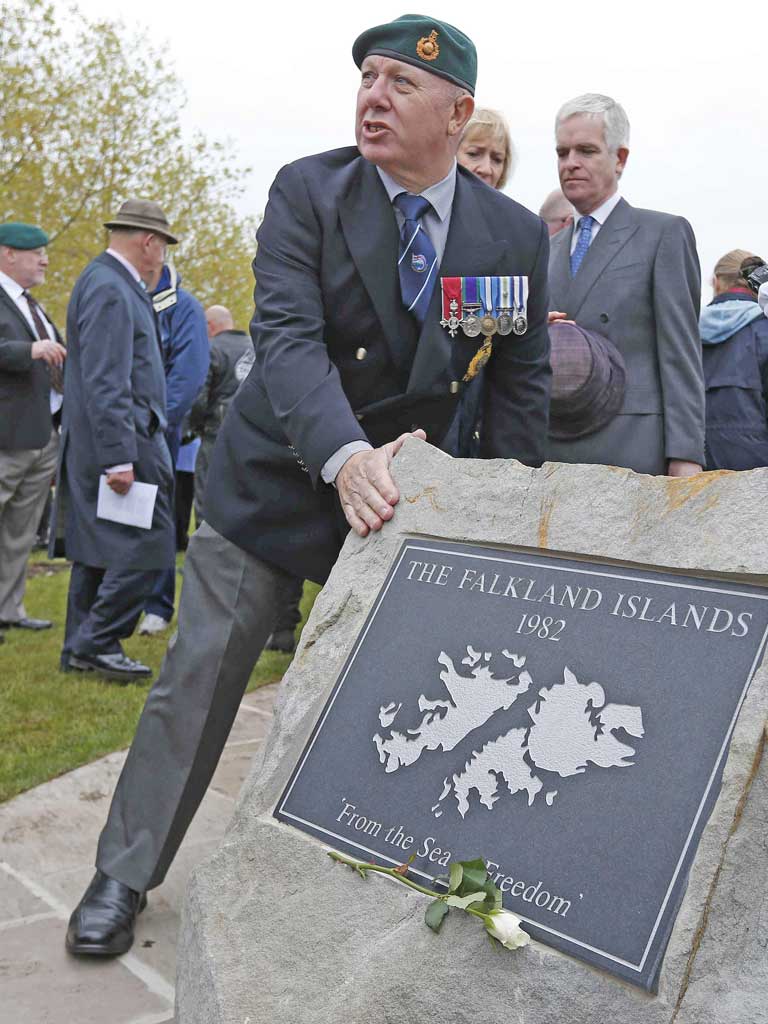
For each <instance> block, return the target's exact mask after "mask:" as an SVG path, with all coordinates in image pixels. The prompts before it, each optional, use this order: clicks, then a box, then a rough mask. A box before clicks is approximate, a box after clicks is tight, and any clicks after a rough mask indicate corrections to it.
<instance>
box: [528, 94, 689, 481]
mask: <svg viewBox="0 0 768 1024" xmlns="http://www.w3.org/2000/svg"><path fill="white" fill-rule="evenodd" d="M555 133H556V141H557V160H558V171H559V175H560V184H561V186H562V190H563V193H564V195H565V196H566V198H567V199H568V200H569V201H570V202H571V203H572V204H573V206H574V207H575V208H576V210H577V212H578V217H577V219H576V222H575V223H574V225H573V229H572V230H565V231H561V232H559V233H558V234H557V235H555V236H554V237H553V238H552V245H551V251H550V261H549V284H550V293H551V303H552V309H553V310H557V311H558V312H557V313H553V314H551V315H550V318H559V317H564V318H566V319H570V320H575V321H576V323H577V324H579V326H580V327H584V328H587V329H588V330H593V331H598V332H599V333H600V334H603V335H605V336H606V337H607V338H609V339H610V341H612V342H613V344H614V345H615V346H616V347H617V348H618V349H619V351H620V352H621V355H622V356H623V358H624V362H625V364H626V370H627V385H626V391H625V394H624V401H623V403H622V406H621V408H620V409H619V412H618V414H617V415H616V416H615V418H614V419H613V420H612V421H611V422H610V423H608V424H607V426H604V427H602V428H601V429H600V430H597V431H595V432H594V433H591V434H589V435H587V436H584V437H579V438H577V439H574V440H565V441H564V440H555V439H553V438H551V437H550V439H549V442H548V445H547V459H548V460H550V461H552V462H570V463H601V464H606V465H613V466H625V467H627V468H629V469H634V470H635V471H636V472H638V473H651V474H659V475H664V474H667V475H669V476H690V475H692V474H694V473H698V472H700V471H701V466H702V465H703V462H704V378H703V373H702V366H701V345H700V343H699V335H698V327H697V324H698V312H699V299H700V291H701V273H700V269H699V261H698V256H697V254H696V240H695V238H694V236H693V231H692V230H691V226H690V224H688V222H687V221H686V220H684V219H683V218H682V217H675V216H672V215H670V214H666V213H658V212H656V211H654V210H638V209H635V208H634V207H632V206H630V205H629V203H627V202H626V200H624V199H622V198H621V196H620V195H619V192H618V185H619V179H620V177H621V174H622V172H623V170H624V166H625V164H626V162H627V157H628V155H629V121H628V119H627V115H626V114H625V112H624V110H623V109H622V107H621V106H620V105H619V104H618V103H616V101H615V100H612V99H611V98H610V97H608V96H601V95H598V94H593V93H590V94H587V95H585V96H579V97H577V98H576V99H574V100H571V101H569V102H568V103H566V104H564V106H562V107H561V108H560V110H559V112H558V114H557V118H556V121H555Z"/></svg>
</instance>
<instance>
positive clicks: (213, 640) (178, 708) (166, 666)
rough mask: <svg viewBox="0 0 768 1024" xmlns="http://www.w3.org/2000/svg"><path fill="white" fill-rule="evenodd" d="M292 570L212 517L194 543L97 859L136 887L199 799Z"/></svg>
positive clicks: (165, 857) (150, 880)
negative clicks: (240, 542)
mask: <svg viewBox="0 0 768 1024" xmlns="http://www.w3.org/2000/svg"><path fill="white" fill-rule="evenodd" d="M285 577H286V574H285V573H283V572H282V571H281V570H279V569H276V568H274V567H272V566H269V565H266V564H265V563H264V562H261V561H259V560H258V559H257V558H254V557H253V556H252V555H249V554H247V553H246V552H245V551H242V550H241V549H240V548H238V547H236V546H235V545H234V544H232V543H230V542H229V541H228V540H225V539H224V537H222V536H220V535H219V534H218V533H216V531H215V530H213V529H212V528H211V527H210V526H209V525H208V524H207V523H203V525H202V526H201V527H200V528H199V529H198V530H197V532H196V533H195V534H194V535H193V536H192V538H191V539H190V542H189V549H188V551H187V557H186V561H185V563H184V582H183V586H182V590H181V602H180V606H179V619H178V630H177V632H176V634H175V636H174V637H172V638H171V641H170V643H169V645H168V651H167V653H166V655H165V660H164V661H163V665H162V668H161V669H160V674H159V676H158V677H157V680H156V681H155V683H154V685H153V686H152V689H151V690H150V692H149V695H148V697H147V702H146V704H145V705H144V710H143V712H142V714H141V718H140V720H139V725H138V728H137V730H136V735H135V737H134V740H133V743H132V744H131V749H130V751H129V752H128V758H127V760H126V762H125V765H124V767H123V771H122V774H121V775H120V779H119V780H118V783H117V788H116V790H115V795H114V797H113V798H112V805H111V807H110V810H109V817H108V818H107V823H106V825H105V827H104V830H103V832H102V833H101V837H100V839H99V846H98V852H97V856H96V865H97V867H98V868H99V869H100V870H101V871H103V872H104V873H105V874H107V875H110V876H111V877H112V878H117V879H118V880H119V881H121V882H123V883H124V884H125V885H128V886H130V888H131V889H135V890H136V891H137V892H143V891H145V890H146V889H152V888H154V886H157V885H160V883H161V882H162V881H163V878H164V877H165V873H166V871H167V870H168V868H169V866H170V864H171V861H172V860H173V858H174V855H175V854H176V851H177V849H178V848H179V846H180V844H181V841H182V839H183V838H184V834H185V833H186V830H187V828H188V827H189V824H190V822H191V821H192V818H193V817H194V814H195V811H196V810H197V808H198V806H199V804H200V801H201V800H202V798H203V796H204V794H205V791H206V789H207V788H208V784H209V782H210V781H211V777H212V775H213V773H214V771H215V769H216V765H217V764H218V762H219V758H220V757H221V752H222V750H223V748H224V744H225V742H226V740H227V737H228V736H229V732H230V730H231V728H232V723H233V722H234V719H235V715H236V714H237V709H238V706H239V704H240V700H241V699H242V696H243V693H244V691H245V687H246V685H247V683H248V679H249V677H250V674H251V670H252V669H253V666H254V665H255V664H256V661H257V659H258V657H259V655H260V654H261V651H262V648H263V647H264V644H265V643H266V640H267V637H268V636H269V634H270V633H271V632H272V629H273V626H274V621H275V615H276V608H277V595H278V594H279V593H281V592H282V588H283V586H284V579H285Z"/></svg>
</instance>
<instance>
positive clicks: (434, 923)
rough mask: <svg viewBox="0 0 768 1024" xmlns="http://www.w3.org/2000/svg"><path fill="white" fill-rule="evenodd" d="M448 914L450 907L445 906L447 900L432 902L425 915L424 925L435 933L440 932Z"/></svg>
mask: <svg viewBox="0 0 768 1024" xmlns="http://www.w3.org/2000/svg"><path fill="white" fill-rule="evenodd" d="M447 913H448V907H447V906H446V905H445V900H432V902H431V903H430V904H429V906H428V907H427V911H426V913H425V914H424V923H425V924H426V926H427V927H428V928H431V929H432V931H433V932H439V931H440V926H441V925H442V923H443V919H444V918H445V915H446V914H447Z"/></svg>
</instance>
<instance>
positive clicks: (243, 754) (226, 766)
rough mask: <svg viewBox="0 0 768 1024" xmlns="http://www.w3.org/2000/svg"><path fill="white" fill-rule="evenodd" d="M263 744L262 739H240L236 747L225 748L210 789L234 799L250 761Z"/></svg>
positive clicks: (248, 769) (247, 770) (249, 767)
mask: <svg viewBox="0 0 768 1024" xmlns="http://www.w3.org/2000/svg"><path fill="white" fill-rule="evenodd" d="M263 745H264V741H263V740H254V741H253V742H251V743H246V742H243V741H241V743H240V744H238V745H237V746H236V747H230V748H228V749H227V750H225V751H224V753H223V754H222V757H221V761H219V766H218V768H217V769H216V772H215V774H214V776H213V779H212V780H211V789H213V790H214V791H215V792H217V793H222V794H223V795H224V796H227V797H229V798H230V799H231V800H236V799H237V796H238V793H239V792H240V787H241V786H242V784H243V783H244V782H245V780H246V778H247V776H248V773H249V771H250V769H251V762H252V761H253V758H254V757H255V756H256V754H257V753H258V752H259V751H260V750H261V748H262V746H263Z"/></svg>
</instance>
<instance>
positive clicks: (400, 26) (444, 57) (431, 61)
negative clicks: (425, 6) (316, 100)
mask: <svg viewBox="0 0 768 1024" xmlns="http://www.w3.org/2000/svg"><path fill="white" fill-rule="evenodd" d="M371 53H375V54H378V55H379V56H381V57H393V58H394V59H395V60H402V61H405V63H406V64H413V66H414V67H416V68H424V70H425V71H431V72H432V74H433V75H439V76H440V77H441V78H447V79H448V81H449V82H453V83H454V84H455V85H460V86H461V87H462V88H463V89H467V90H468V91H469V92H471V93H472V95H473V96H474V95H475V83H476V81H477V50H476V49H475V44H474V43H473V42H472V40H471V39H470V38H469V37H468V36H465V35H464V33H463V32H460V31H459V29H457V28H454V27H453V25H449V24H448V23H447V22H445V21H437V20H436V19H435V18H427V17H425V16H424V15H422V14H404V15H403V16H402V17H401V18H396V19H395V20H394V21H390V22H389V24H387V25H377V26H376V28H369V29H368V30H367V31H366V32H363V34H362V35H360V36H358V37H357V39H356V40H355V42H354V45H353V46H352V57H353V59H354V61H355V64H357V66H358V67H362V64H363V61H364V60H365V58H366V57H367V56H368V54H371Z"/></svg>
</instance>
